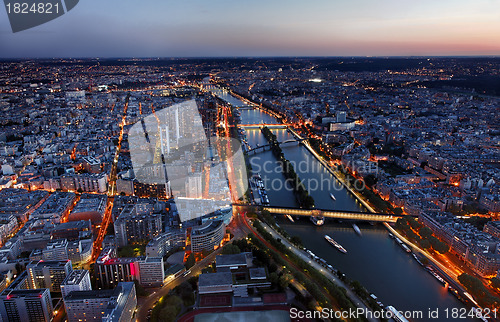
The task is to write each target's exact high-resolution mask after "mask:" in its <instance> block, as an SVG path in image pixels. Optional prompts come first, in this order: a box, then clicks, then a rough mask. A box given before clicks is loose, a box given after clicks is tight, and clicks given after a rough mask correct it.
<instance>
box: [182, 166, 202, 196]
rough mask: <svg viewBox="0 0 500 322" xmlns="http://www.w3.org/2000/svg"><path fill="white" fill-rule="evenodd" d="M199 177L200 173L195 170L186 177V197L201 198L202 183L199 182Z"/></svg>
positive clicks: (200, 176)
mask: <svg viewBox="0 0 500 322" xmlns="http://www.w3.org/2000/svg"><path fill="white" fill-rule="evenodd" d="M201 178H202V173H201V172H195V173H192V174H190V175H189V176H188V177H187V178H186V197H187V198H197V199H198V198H201V197H202V194H203V191H202V184H201V181H202V180H201Z"/></svg>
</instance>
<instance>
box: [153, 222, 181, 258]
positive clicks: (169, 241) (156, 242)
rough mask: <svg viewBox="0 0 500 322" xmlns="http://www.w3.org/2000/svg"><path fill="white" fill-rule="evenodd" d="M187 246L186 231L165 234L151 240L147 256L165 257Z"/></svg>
mask: <svg viewBox="0 0 500 322" xmlns="http://www.w3.org/2000/svg"><path fill="white" fill-rule="evenodd" d="M185 245H186V230H184V229H178V230H171V231H168V232H164V233H161V234H159V235H158V236H156V237H155V238H153V239H151V240H150V241H149V243H148V245H147V246H146V256H150V257H163V256H165V254H166V253H168V252H169V251H171V250H173V249H175V248H177V247H184V246H185Z"/></svg>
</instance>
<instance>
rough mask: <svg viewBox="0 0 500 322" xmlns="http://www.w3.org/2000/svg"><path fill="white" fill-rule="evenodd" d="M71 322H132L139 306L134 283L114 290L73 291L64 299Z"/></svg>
mask: <svg viewBox="0 0 500 322" xmlns="http://www.w3.org/2000/svg"><path fill="white" fill-rule="evenodd" d="M64 305H65V306H66V313H67V317H68V321H69V322H73V321H75V322H77V321H78V322H79V321H110V322H111V321H132V317H133V315H134V311H135V308H136V306H137V296H136V292H135V285H134V283H133V282H122V283H118V285H117V286H116V287H115V288H114V289H110V290H93V291H73V292H71V293H70V294H69V295H68V296H67V297H65V298H64Z"/></svg>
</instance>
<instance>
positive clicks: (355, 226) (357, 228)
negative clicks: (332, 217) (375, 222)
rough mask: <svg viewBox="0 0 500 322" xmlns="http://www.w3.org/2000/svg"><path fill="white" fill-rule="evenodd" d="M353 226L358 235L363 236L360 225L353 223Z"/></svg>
mask: <svg viewBox="0 0 500 322" xmlns="http://www.w3.org/2000/svg"><path fill="white" fill-rule="evenodd" d="M352 228H353V229H354V231H355V232H356V234H358V235H360V236H361V229H359V227H358V225H356V224H352Z"/></svg>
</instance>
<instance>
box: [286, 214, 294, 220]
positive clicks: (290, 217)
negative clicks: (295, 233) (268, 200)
mask: <svg viewBox="0 0 500 322" xmlns="http://www.w3.org/2000/svg"><path fill="white" fill-rule="evenodd" d="M285 217H286V218H287V219H288V220H290V221H291V222H295V220H293V218H292V216H290V215H285Z"/></svg>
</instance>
